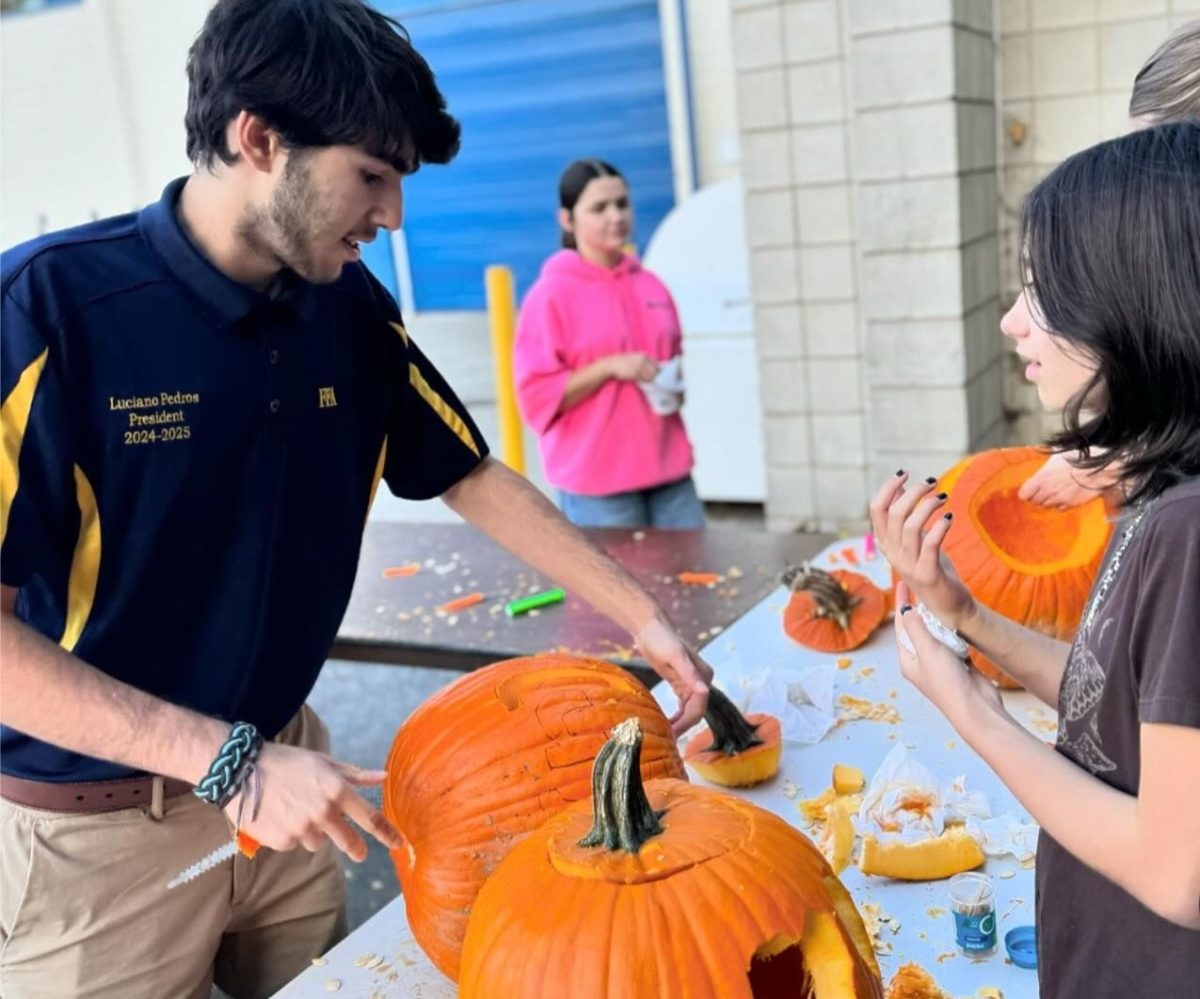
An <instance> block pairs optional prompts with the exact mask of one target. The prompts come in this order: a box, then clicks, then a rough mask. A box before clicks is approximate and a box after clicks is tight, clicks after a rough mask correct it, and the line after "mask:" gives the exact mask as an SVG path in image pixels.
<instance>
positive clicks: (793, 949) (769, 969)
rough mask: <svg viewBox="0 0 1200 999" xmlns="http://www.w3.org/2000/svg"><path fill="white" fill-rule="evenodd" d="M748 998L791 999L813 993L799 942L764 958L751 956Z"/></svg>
mask: <svg viewBox="0 0 1200 999" xmlns="http://www.w3.org/2000/svg"><path fill="white" fill-rule="evenodd" d="M749 979H750V994H751V995H752V996H753V997H754V999H792V997H793V996H802V997H808V996H811V995H812V994H813V992H814V986H813V980H812V975H810V974H809V973H808V966H807V965H806V964H805V963H804V955H803V954H802V953H801V952H800V946H799V942H798V941H797V942H796V943H793V944H792V945H791V946H789V947H787V948H785V949H784V950H782V951H780V952H779V953H778V954H773V955H770V956H764V955H759V954H755V955H754V959H753V960H752V961H751V962H750V975H749Z"/></svg>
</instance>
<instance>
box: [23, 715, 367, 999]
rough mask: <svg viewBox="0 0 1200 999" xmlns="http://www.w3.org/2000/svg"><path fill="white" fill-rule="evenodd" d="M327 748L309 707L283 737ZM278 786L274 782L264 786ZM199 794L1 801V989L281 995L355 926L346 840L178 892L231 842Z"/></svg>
mask: <svg viewBox="0 0 1200 999" xmlns="http://www.w3.org/2000/svg"><path fill="white" fill-rule="evenodd" d="M276 741H278V742H283V743H287V744H288V745H294V746H304V747H306V748H309V749H319V750H323V751H327V750H328V748H329V733H328V731H327V730H326V728H325V726H324V725H323V724H322V723H321V720H320V719H319V718H318V717H317V716H316V714H315V713H314V712H313V711H312V710H311V709H310V708H308V707H307V706H305V707H304V708H302V709H301V711H300V714H298V715H297V716H296V717H295V718H294V719H293V720H292V721H291V723H289V725H288V726H287V728H286V729H284V731H283V732H281V733H280V734H279V736H278V738H277V740H276ZM264 793H266V794H270V789H269V788H266V789H264ZM228 838H229V827H228V824H227V823H226V821H225V818H224V816H223V815H222V814H221V813H220V812H219V811H218V810H217V809H215V808H213V807H212V806H211V805H208V804H206V803H204V802H202V801H200V800H199V799H198V798H196V797H195V796H194V795H191V794H183V795H179V796H177V797H174V798H170V799H168V800H167V801H166V803H165V806H164V809H163V816H162V818H161V820H158V819H155V818H153V816H152V815H151V814H150V810H149V809H148V808H126V809H121V810H120V811H115V812H102V813H98V814H90V815H88V814H83V815H81V814H67V813H63V812H47V811H41V810H37V809H31V808H24V807H22V806H19V805H13V804H11V803H10V802H7V801H2V800H0V879H2V880H0V992H2V993H3V996H4V999H66V997H71V999H75V997H79V999H193V997H194V999H208V997H209V994H210V992H211V990H212V984H213V982H214V981H215V982H216V984H217V985H219V986H220V987H221V988H222V989H223V990H224V991H226V992H228V993H229V994H230V995H232V996H234V997H236V999H253V997H258V996H269V995H271V994H272V993H274V992H275V991H276V990H278V989H280V988H282V987H283V986H284V985H285V984H286V983H287V982H288V981H290V980H291V979H292V978H294V977H295V976H296V975H298V974H299V973H300V972H301V971H303V970H304V969H305V968H306V967H307V966H308V965H309V963H310V962H311V960H312V959H313V958H314V957H316V956H318V955H319V954H322V953H324V952H325V951H326V950H328V949H329V948H330V947H331V946H332V945H333V944H335V943H336V942H337V941H338V940H340V939H341V938H342V937H343V936H344V935H345V932H346V917H345V900H346V885H345V878H344V877H343V875H342V871H341V868H340V867H339V865H338V862H337V859H336V857H335V855H334V851H333V847H331V846H330V845H328V844H327V845H326V847H325V848H324V849H322V850H320V851H319V852H317V853H309V852H308V851H307V850H305V849H303V848H299V849H296V850H291V851H289V852H286V853H276V852H274V851H272V850H263V851H261V852H260V853H259V854H258V856H257V858H256V859H254V860H252V861H251V860H247V859H246V858H244V857H242V856H237V857H235V858H234V859H233V861H232V862H230V861H226V862H225V863H224V864H221V865H220V866H219V867H217V868H215V869H213V870H210V871H208V872H207V873H205V874H202V875H200V876H199V877H198V878H196V879H195V880H194V881H190V882H188V883H187V884H184V885H181V886H179V887H178V888H174V889H172V890H170V891H168V890H167V888H166V884H167V882H168V881H169V880H170V879H171V878H172V877H174V876H175V875H176V874H178V873H179V872H180V871H181V870H183V869H184V868H185V867H188V866H189V865H190V864H192V863H194V862H195V861H197V860H198V859H200V857H202V856H204V855H205V854H207V853H209V852H210V851H211V850H213V849H215V848H216V847H218V846H220V845H221V844H222V843H224V842H226V841H227V840H228Z"/></svg>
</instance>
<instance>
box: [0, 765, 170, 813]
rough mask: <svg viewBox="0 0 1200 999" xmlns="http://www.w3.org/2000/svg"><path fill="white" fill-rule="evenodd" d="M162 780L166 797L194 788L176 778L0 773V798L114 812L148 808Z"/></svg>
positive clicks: (63, 809)
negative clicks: (76, 778) (78, 778)
mask: <svg viewBox="0 0 1200 999" xmlns="http://www.w3.org/2000/svg"><path fill="white" fill-rule="evenodd" d="M155 781H160V782H161V786H162V790H161V792H160V794H161V797H162V798H173V797H175V796H176V795H179V794H183V793H185V792H187V791H190V790H191V789H192V785H191V784H189V783H188V782H187V781H184V780H176V779H175V778H174V777H126V778H124V779H122V780H96V781H84V782H81V783H75V784H55V783H51V782H49V781H40V780H25V779H24V778H23V777H13V776H12V775H11V774H0V798H4V799H5V800H6V801H11V802H12V803H13V804H15V805H24V806H25V807H26V808H41V809H45V810H46V811H50V812H112V811H116V810H117V809H118V808H134V807H136V806H139V805H142V806H145V807H147V808H149V807H151V805H152V804H153V803H154V799H155V794H154V783H155Z"/></svg>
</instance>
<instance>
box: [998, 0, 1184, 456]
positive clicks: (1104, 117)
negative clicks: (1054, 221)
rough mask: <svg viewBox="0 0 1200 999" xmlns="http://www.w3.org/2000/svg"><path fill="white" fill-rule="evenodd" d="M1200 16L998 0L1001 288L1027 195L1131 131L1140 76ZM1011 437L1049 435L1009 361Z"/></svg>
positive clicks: (1008, 275)
mask: <svg viewBox="0 0 1200 999" xmlns="http://www.w3.org/2000/svg"><path fill="white" fill-rule="evenodd" d="M1196 17H1200V0H1055V2H1053V3H1049V2H1041V0H1001V2H1000V3H999V4H998V12H997V21H998V24H997V30H998V35H999V45H998V49H999V52H1000V60H999V74H998V80H999V105H1000V108H999V110H1000V114H1001V119H1002V121H1001V132H1000V154H1001V169H1000V189H1001V192H1002V199H1001V205H1000V228H1001V232H1002V236H1003V239H1002V245H1003V252H1002V254H1001V287H1002V289H1003V298H1004V301H1005V302H1008V301H1010V300H1011V299H1012V298H1014V297H1015V296H1016V293H1017V290H1018V289H1019V287H1020V280H1019V275H1018V272H1017V246H1016V219H1017V214H1018V212H1019V210H1020V204H1021V199H1022V198H1023V197H1024V196H1025V194H1026V193H1027V192H1028V191H1029V189H1030V188H1031V187H1032V186H1033V185H1034V184H1035V183H1037V181H1038V180H1039V179H1041V178H1042V177H1044V176H1045V175H1046V174H1047V173H1048V172H1049V171H1050V170H1051V169H1052V168H1053V167H1054V166H1055V164H1057V163H1059V162H1061V161H1062V160H1063V159H1065V158H1066V157H1067V156H1070V155H1071V154H1072V153H1074V152H1077V151H1079V150H1080V149H1083V148H1086V147H1087V146H1090V145H1092V144H1094V143H1096V142H1099V141H1101V140H1102V139H1110V138H1114V137H1115V136H1118V135H1120V134H1122V133H1123V132H1125V131H1127V130H1128V128H1129V127H1130V123H1129V118H1128V107H1129V94H1130V90H1131V89H1132V86H1133V78H1134V76H1136V75H1137V71H1138V70H1139V69H1141V67H1142V65H1143V64H1144V63H1145V61H1146V59H1147V58H1148V57H1149V56H1150V55H1151V54H1152V53H1153V52H1154V50H1155V49H1156V48H1158V46H1159V45H1160V44H1161V43H1162V42H1163V40H1164V39H1166V37H1167V36H1168V35H1169V34H1170V32H1171V31H1172V30H1174V29H1175V28H1176V27H1178V26H1179V25H1180V24H1182V23H1184V22H1185V21H1188V20H1191V19H1193V18H1196ZM1004 406H1005V410H1006V413H1007V415H1008V416H1009V418H1010V423H1009V439H1010V440H1011V441H1012V442H1014V443H1016V442H1022V443H1024V442H1028V441H1036V440H1040V439H1042V438H1044V437H1045V436H1046V435H1047V434H1048V433H1049V432H1050V431H1052V430H1054V429H1056V428H1057V426H1058V417H1057V415H1056V414H1052V413H1042V412H1041V411H1040V408H1039V406H1038V402H1037V394H1036V393H1035V391H1034V389H1033V386H1032V385H1030V384H1028V383H1027V382H1026V381H1025V379H1024V377H1023V376H1022V374H1021V369H1020V366H1019V365H1018V364H1017V363H1016V361H1015V358H1011V357H1010V358H1006V363H1005V380H1004Z"/></svg>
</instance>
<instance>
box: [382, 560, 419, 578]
mask: <svg viewBox="0 0 1200 999" xmlns="http://www.w3.org/2000/svg"><path fill="white" fill-rule="evenodd" d="M420 571H421V566H420V565H419V564H418V563H416V562H409V563H408V565H391V566H388V567H387V568H386V569H384V570H383V578H384V579H399V578H400V577H401V576H415V575H416V574H417V573H418V572H420Z"/></svg>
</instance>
